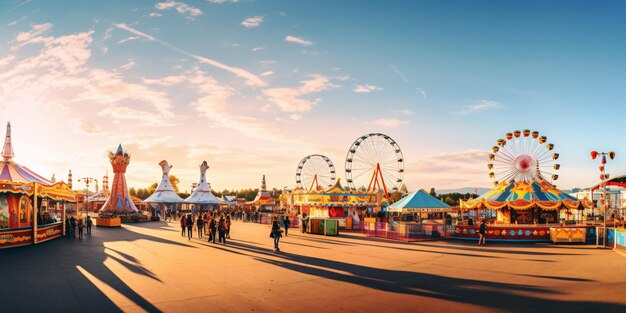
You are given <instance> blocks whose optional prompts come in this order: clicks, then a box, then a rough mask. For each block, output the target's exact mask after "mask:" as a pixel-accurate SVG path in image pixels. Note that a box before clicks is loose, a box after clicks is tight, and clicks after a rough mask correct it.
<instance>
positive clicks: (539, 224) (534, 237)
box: [454, 130, 595, 242]
mask: <svg viewBox="0 0 626 313" xmlns="http://www.w3.org/2000/svg"><path fill="white" fill-rule="evenodd" d="M546 140H547V138H546V137H545V136H539V133H538V132H531V131H530V130H524V131H514V132H513V133H508V134H506V139H499V140H498V141H497V144H498V145H497V146H494V147H493V148H492V153H491V154H489V163H488V164H487V168H488V169H489V170H490V172H489V176H490V177H491V178H492V179H494V185H495V187H494V188H493V189H492V190H490V191H488V192H487V193H485V194H483V195H482V196H480V197H478V198H477V199H470V200H468V201H465V202H461V210H462V215H463V216H467V217H468V218H467V219H465V220H464V221H463V222H461V223H460V225H457V227H456V230H455V234H454V238H458V239H477V238H478V224H479V223H480V221H481V220H483V219H484V220H486V222H487V224H488V225H487V230H486V238H487V240H502V241H550V240H551V236H552V237H554V236H556V237H558V238H552V240H553V241H569V242H585V241H586V240H591V239H592V238H595V233H594V231H595V228H594V227H592V226H586V225H577V224H576V222H575V221H574V220H573V216H574V215H575V214H573V212H574V211H576V210H582V209H583V204H582V203H581V201H579V200H578V199H576V198H574V197H572V196H570V195H568V194H566V193H564V192H563V191H561V190H559V189H558V188H557V187H556V186H555V185H554V181H556V180H557V179H558V175H557V174H556V171H557V170H559V168H560V165H559V164H556V163H555V161H556V160H557V159H558V158H559V154H558V153H553V152H552V150H553V148H554V145H553V144H548V143H546ZM548 179H549V180H551V181H552V182H550V181H548ZM466 213H468V214H466ZM470 217H473V218H472V221H471V222H470ZM470 224H473V225H470ZM566 224H567V225H566Z"/></svg>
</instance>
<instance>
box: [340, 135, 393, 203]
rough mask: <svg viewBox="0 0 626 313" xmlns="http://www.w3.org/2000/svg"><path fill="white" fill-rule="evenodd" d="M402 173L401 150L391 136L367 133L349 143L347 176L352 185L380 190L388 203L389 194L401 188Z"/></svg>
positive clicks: (352, 186) (370, 189) (375, 190)
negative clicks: (350, 144)
mask: <svg viewBox="0 0 626 313" xmlns="http://www.w3.org/2000/svg"><path fill="white" fill-rule="evenodd" d="M403 177H404V157H403V156H402V150H401V149H400V146H398V144H397V143H396V142H395V140H393V139H392V138H391V137H389V136H387V135H384V134H380V133H372V134H367V135H364V136H361V137H359V138H357V139H356V140H355V141H354V143H353V144H352V146H350V149H349V150H348V155H347V156H346V180H347V183H348V187H350V188H351V189H359V190H364V191H366V192H380V193H382V194H383V197H384V198H385V199H386V200H387V202H388V203H389V202H390V200H389V194H390V193H393V192H396V191H397V190H398V188H399V187H400V185H402V179H403ZM366 186H367V187H366Z"/></svg>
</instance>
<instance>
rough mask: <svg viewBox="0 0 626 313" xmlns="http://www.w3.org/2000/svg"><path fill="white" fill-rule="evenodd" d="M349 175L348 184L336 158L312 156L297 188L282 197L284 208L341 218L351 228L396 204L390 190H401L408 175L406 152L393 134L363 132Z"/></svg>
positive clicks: (298, 178)
mask: <svg viewBox="0 0 626 313" xmlns="http://www.w3.org/2000/svg"><path fill="white" fill-rule="evenodd" d="M345 175H346V181H347V187H344V186H342V185H341V179H339V178H336V176H335V166H334V164H333V162H332V161H331V160H330V158H328V157H326V156H323V155H319V154H314V155H309V156H306V157H304V158H303V159H302V161H300V163H299V164H298V167H297V169H296V188H295V189H294V190H292V191H291V192H286V193H284V194H283V195H282V196H281V206H282V207H283V208H285V209H286V210H287V211H289V212H290V213H292V214H299V215H306V216H309V217H312V218H322V219H337V220H338V223H339V225H340V226H345V227H348V228H349V227H351V225H352V224H353V222H359V221H360V218H361V217H364V216H366V215H368V214H376V213H377V212H379V211H380V210H381V209H382V208H383V207H385V206H386V205H388V204H389V203H390V202H391V201H390V194H391V193H393V192H396V191H397V190H398V188H399V187H400V185H401V184H402V179H403V176H404V160H403V157H402V151H401V150H400V147H399V146H398V144H397V143H396V142H395V141H394V140H393V139H392V138H391V137H389V136H387V135H384V134H379V133H372V134H367V135H364V136H361V137H359V138H357V139H356V140H355V141H354V143H352V145H351V146H350V148H349V150H348V153H347V156H346V161H345Z"/></svg>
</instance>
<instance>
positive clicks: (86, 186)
mask: <svg viewBox="0 0 626 313" xmlns="http://www.w3.org/2000/svg"><path fill="white" fill-rule="evenodd" d="M78 181H82V182H84V183H85V215H87V216H89V210H88V207H89V184H91V183H92V182H96V184H97V183H98V180H97V179H95V178H91V177H83V178H80V179H78ZM77 213H78V212H77Z"/></svg>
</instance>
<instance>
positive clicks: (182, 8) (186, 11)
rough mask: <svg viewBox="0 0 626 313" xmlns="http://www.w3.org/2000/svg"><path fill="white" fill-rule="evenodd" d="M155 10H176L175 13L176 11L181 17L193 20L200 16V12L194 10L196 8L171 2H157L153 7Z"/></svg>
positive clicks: (196, 9)
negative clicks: (184, 16)
mask: <svg viewBox="0 0 626 313" xmlns="http://www.w3.org/2000/svg"><path fill="white" fill-rule="evenodd" d="M154 7H155V8H157V9H158V10H169V9H176V11H178V13H180V14H182V15H186V16H187V18H193V17H196V16H199V15H202V10H200V9H198V8H196V7H192V6H190V5H188V4H186V3H183V2H176V1H173V0H168V1H165V2H159V3H157V4H155V5H154Z"/></svg>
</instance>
